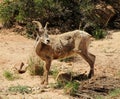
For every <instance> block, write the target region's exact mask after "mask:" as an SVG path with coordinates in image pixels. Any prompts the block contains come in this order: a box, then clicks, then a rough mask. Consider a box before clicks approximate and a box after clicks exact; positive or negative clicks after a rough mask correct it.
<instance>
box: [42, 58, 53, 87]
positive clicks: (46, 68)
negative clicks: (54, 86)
mask: <svg viewBox="0 0 120 99" xmlns="http://www.w3.org/2000/svg"><path fill="white" fill-rule="evenodd" d="M50 66H51V60H50V59H48V60H46V61H45V65H44V74H43V79H42V82H41V84H45V85H47V84H48V73H49V70H50Z"/></svg>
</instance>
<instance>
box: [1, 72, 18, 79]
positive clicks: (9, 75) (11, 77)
mask: <svg viewBox="0 0 120 99" xmlns="http://www.w3.org/2000/svg"><path fill="white" fill-rule="evenodd" d="M3 76H4V77H5V78H6V79H7V80H10V81H13V80H15V79H16V78H18V77H17V76H15V75H14V74H13V73H11V72H10V71H4V73H3Z"/></svg>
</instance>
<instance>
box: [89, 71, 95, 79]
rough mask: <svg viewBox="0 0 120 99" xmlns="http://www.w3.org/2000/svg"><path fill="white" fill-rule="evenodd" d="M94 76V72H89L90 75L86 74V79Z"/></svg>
mask: <svg viewBox="0 0 120 99" xmlns="http://www.w3.org/2000/svg"><path fill="white" fill-rule="evenodd" d="M93 76H94V72H93V71H90V73H89V74H88V78H89V79H90V78H92V77H93Z"/></svg>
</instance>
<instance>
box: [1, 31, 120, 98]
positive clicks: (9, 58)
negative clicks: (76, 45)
mask: <svg viewBox="0 0 120 99" xmlns="http://www.w3.org/2000/svg"><path fill="white" fill-rule="evenodd" d="M110 32H111V33H112V34H111V38H106V39H103V40H94V41H92V43H91V45H90V49H89V51H90V52H91V53H93V54H95V55H96V62H95V76H94V77H93V78H92V79H89V80H85V81H81V85H80V88H79V94H80V96H79V97H72V96H69V95H66V94H64V92H63V90H62V89H51V88H45V89H44V91H43V92H40V93H37V92H35V93H33V94H20V93H9V92H7V91H6V89H8V88H9V87H10V86H15V85H27V86H31V87H33V88H36V89H37V87H39V88H42V85H41V84H40V81H41V77H39V76H30V75H29V73H27V72H26V73H24V74H19V76H20V79H16V80H14V81H8V80H7V79H5V77H4V76H3V74H4V72H5V71H7V70H11V68H12V67H13V66H14V65H17V64H20V63H21V62H24V63H26V62H27V60H28V58H29V57H30V55H31V53H32V52H33V51H34V50H33V49H34V44H35V41H34V40H32V39H28V38H26V37H24V36H21V35H18V34H17V33H15V32H12V30H5V29H2V30H0V97H1V98H0V99H94V98H93V97H94V96H95V95H101V94H102V95H105V96H106V95H107V94H108V91H109V90H112V89H115V88H120V57H119V56H120V42H119V40H120V32H119V31H110ZM53 66H60V67H61V68H62V69H67V70H71V71H73V72H77V73H81V74H82V73H85V72H86V73H88V71H89V66H88V64H87V63H86V62H85V61H84V60H83V59H82V58H81V57H80V56H77V58H76V59H75V60H73V62H70V63H65V62H60V61H57V60H54V61H53V62H52V66H51V68H52V67H53ZM49 83H55V80H54V79H53V77H51V76H49ZM111 99H120V95H118V96H117V97H115V98H111Z"/></svg>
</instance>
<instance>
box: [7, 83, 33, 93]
mask: <svg viewBox="0 0 120 99" xmlns="http://www.w3.org/2000/svg"><path fill="white" fill-rule="evenodd" d="M8 90H9V91H10V92H19V93H22V94H24V93H31V92H32V90H31V87H29V86H21V85H17V86H11V87H9V88H8Z"/></svg>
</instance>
